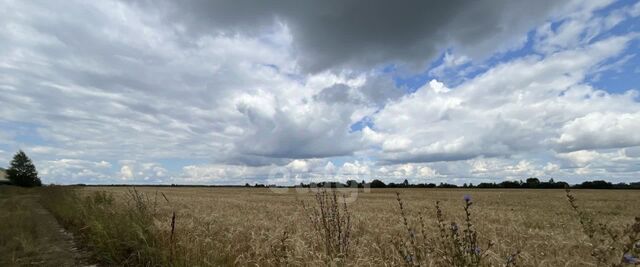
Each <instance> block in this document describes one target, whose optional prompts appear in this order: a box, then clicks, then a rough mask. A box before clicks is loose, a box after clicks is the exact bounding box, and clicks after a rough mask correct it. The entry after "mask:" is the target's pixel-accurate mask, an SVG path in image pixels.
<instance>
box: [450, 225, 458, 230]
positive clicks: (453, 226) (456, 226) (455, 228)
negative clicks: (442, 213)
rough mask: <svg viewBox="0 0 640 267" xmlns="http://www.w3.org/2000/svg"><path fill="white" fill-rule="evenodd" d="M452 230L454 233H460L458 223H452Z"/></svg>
mask: <svg viewBox="0 0 640 267" xmlns="http://www.w3.org/2000/svg"><path fill="white" fill-rule="evenodd" d="M451 230H452V231H454V232H457V231H458V225H457V224H456V223H451Z"/></svg>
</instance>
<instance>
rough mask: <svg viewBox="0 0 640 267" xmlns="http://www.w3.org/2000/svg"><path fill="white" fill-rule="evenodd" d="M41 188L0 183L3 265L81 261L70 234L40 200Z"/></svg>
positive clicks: (41, 264) (1, 254) (44, 264)
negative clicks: (69, 238)
mask: <svg viewBox="0 0 640 267" xmlns="http://www.w3.org/2000/svg"><path fill="white" fill-rule="evenodd" d="M38 196H39V191H38V190H36V189H23V188H17V187H13V186H0V266H27V265H28V266H31V265H37V266H72V265H74V264H75V263H76V262H81V260H82V259H81V258H80V256H81V255H80V254H79V253H76V252H75V251H74V247H73V244H72V243H71V242H69V240H68V236H67V235H65V234H64V233H61V232H60V231H59V230H60V227H59V225H58V224H57V223H56V220H55V219H54V218H53V217H51V215H50V214H49V213H47V212H46V211H45V210H44V208H42V206H40V205H39V204H38Z"/></svg>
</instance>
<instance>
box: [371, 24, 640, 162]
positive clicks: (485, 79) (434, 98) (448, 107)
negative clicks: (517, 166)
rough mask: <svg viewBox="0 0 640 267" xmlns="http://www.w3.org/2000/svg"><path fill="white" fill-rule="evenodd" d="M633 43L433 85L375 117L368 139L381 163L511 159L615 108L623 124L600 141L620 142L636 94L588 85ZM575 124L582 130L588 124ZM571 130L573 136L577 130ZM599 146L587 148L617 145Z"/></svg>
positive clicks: (592, 47) (530, 60)
mask: <svg viewBox="0 0 640 267" xmlns="http://www.w3.org/2000/svg"><path fill="white" fill-rule="evenodd" d="M632 38H633V37H629V36H622V37H611V38H608V39H604V40H601V41H598V42H595V43H593V44H589V45H587V46H584V47H579V48H576V49H574V50H566V51H562V52H558V53H554V54H551V55H549V56H547V57H544V58H540V57H535V56H534V57H524V58H519V59H515V60H513V61H510V62H506V63H502V64H499V65H497V66H495V67H494V68H492V69H490V70H489V71H487V72H485V73H484V74H481V75H479V76H477V77H476V78H474V79H471V80H469V81H467V82H464V83H463V84H461V85H459V86H458V87H457V88H451V89H450V88H446V87H443V85H442V84H440V83H439V82H437V81H432V82H430V83H428V84H426V85H425V86H423V87H422V88H419V89H418V90H417V91H416V92H415V93H412V94H409V95H407V96H404V97H403V98H401V99H399V100H397V101H395V102H393V103H391V104H389V105H387V106H386V107H385V108H384V109H383V110H381V111H380V112H378V113H376V114H375V115H374V116H373V121H374V125H375V127H374V128H373V129H372V130H373V131H374V132H375V133H371V131H368V132H366V134H365V135H364V136H365V138H369V141H370V142H372V143H377V144H380V146H381V148H382V152H381V154H380V155H379V157H380V159H381V160H382V161H387V162H390V163H404V162H436V161H454V160H467V159H472V158H474V157H478V156H485V157H494V156H507V155H512V154H517V153H522V152H529V151H533V150H536V149H541V147H545V146H546V147H547V148H552V147H553V146H552V145H550V144H548V143H549V140H550V139H553V138H555V136H556V135H557V134H558V133H557V129H558V127H560V126H562V125H564V124H565V123H570V122H571V121H573V120H575V119H577V118H580V117H582V116H585V115H587V114H589V113H591V112H596V111H598V110H608V111H609V112H611V115H610V116H611V117H616V118H618V119H616V120H621V121H620V123H623V124H624V125H621V126H619V127H618V128H614V129H612V130H611V131H610V132H609V133H608V132H607V131H600V133H598V134H601V136H600V137H599V138H600V139H605V140H611V141H610V142H613V140H614V139H619V136H620V135H625V134H626V135H629V133H630V132H631V130H633V129H631V128H630V127H632V126H630V125H631V122H633V120H634V118H628V117H629V115H627V116H624V115H623V116H621V117H617V116H620V115H622V114H624V113H625V112H629V111H636V110H638V109H639V108H640V105H638V104H637V102H636V101H635V95H636V93H634V92H633V91H629V92H628V93H625V94H610V93H607V92H604V91H600V90H597V89H594V88H592V87H590V86H588V85H586V84H584V83H583V81H584V77H585V76H586V75H587V73H588V72H589V70H590V69H592V68H593V67H594V66H597V65H598V64H599V63H601V62H603V61H605V60H606V59H608V58H610V57H613V56H616V55H618V54H619V53H621V52H622V51H624V49H625V47H626V45H627V43H628V42H629V41H630V40H632ZM621 103H626V105H621ZM625 118H626V119H625ZM603 119H604V118H603ZM587 120H590V119H587ZM599 121H601V120H599ZM593 123H596V124H597V122H593ZM612 123H613V124H615V121H614V122H612ZM576 124H577V125H582V123H581V121H578V122H577V123H576ZM628 125H629V126H628ZM598 126H599V125H594V127H592V129H593V131H587V132H586V133H581V134H584V135H581V136H579V137H576V140H578V139H580V140H582V139H581V138H580V137H583V136H584V137H587V136H592V135H595V134H596V133H595V131H596V128H598ZM600 126H604V125H600ZM562 127H564V126H562ZM566 127H567V131H569V129H572V128H575V127H577V126H572V124H569V126H566ZM581 130H582V129H576V131H571V133H573V132H578V131H581ZM589 132H593V134H590V133H589ZM571 133H567V134H565V138H562V137H560V139H561V140H563V141H558V142H560V143H570V142H582V141H576V140H573V139H571V136H570V134H571ZM616 134H617V135H616ZM629 136H632V135H629ZM569 139H571V140H569ZM630 139H633V137H625V138H624V139H620V141H619V142H620V146H625V145H634V144H635V143H634V140H630ZM625 140H626V141H625ZM592 141H598V140H593V139H585V140H584V143H589V144H591V145H593V146H602V148H607V147H610V146H611V145H609V146H607V144H606V142H592ZM569 145H570V144H569Z"/></svg>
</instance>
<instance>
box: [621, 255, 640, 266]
mask: <svg viewBox="0 0 640 267" xmlns="http://www.w3.org/2000/svg"><path fill="white" fill-rule="evenodd" d="M622 258H623V259H624V262H626V263H629V264H640V259H638V258H636V257H634V256H633V255H631V254H629V253H627V254H624V256H622Z"/></svg>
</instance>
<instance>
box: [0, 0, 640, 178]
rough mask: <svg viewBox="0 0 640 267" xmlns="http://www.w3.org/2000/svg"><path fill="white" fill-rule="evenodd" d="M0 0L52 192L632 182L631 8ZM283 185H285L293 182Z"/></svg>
mask: <svg viewBox="0 0 640 267" xmlns="http://www.w3.org/2000/svg"><path fill="white" fill-rule="evenodd" d="M270 2H272V1H261V0H247V1H242V0H228V1H227V0H220V1H207V0H202V1H144V0H141V1H107V0H105V1H79V0H78V1H75V0H65V1H55V0H52V1H45V0H43V1H18V0H16V1H12V0H0V166H6V165H8V163H9V161H10V160H11V157H12V156H13V154H14V153H15V152H16V151H17V150H19V149H22V150H24V151H25V152H26V153H27V154H28V155H29V156H31V157H32V158H33V159H34V161H35V163H36V166H37V167H38V170H39V173H40V176H41V178H42V180H43V182H44V183H194V184H244V183H246V182H249V183H255V182H259V183H289V184H292V183H299V182H301V181H303V182H308V181H310V180H328V179H338V180H343V181H344V180H346V179H357V180H362V179H364V180H371V179H373V178H378V179H382V180H384V181H386V182H398V181H402V180H404V179H405V178H407V179H409V181H411V182H414V183H422V182H424V183H431V182H433V183H439V182H450V183H457V184H462V183H465V182H466V183H469V182H471V183H480V182H487V181H496V182H499V181H502V180H505V179H524V178H527V177H531V176H536V177H540V178H543V179H548V178H552V177H553V178H555V179H556V180H566V181H569V182H572V183H575V182H580V181H584V180H593V179H607V180H610V181H614V182H630V181H638V180H640V93H639V91H638V90H639V89H640V88H639V85H640V59H639V58H638V57H639V55H638V52H639V51H640V2H638V1H609V0H586V1H585V0H573V1H557V0H541V1H529V0H522V1H515V0H495V1H493V0H477V1H401V2H396V1H386V0H354V1H344V0H325V1H298V0H291V1H273V2H277V4H271V3H270ZM286 175H289V179H284V178H283V177H286Z"/></svg>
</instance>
